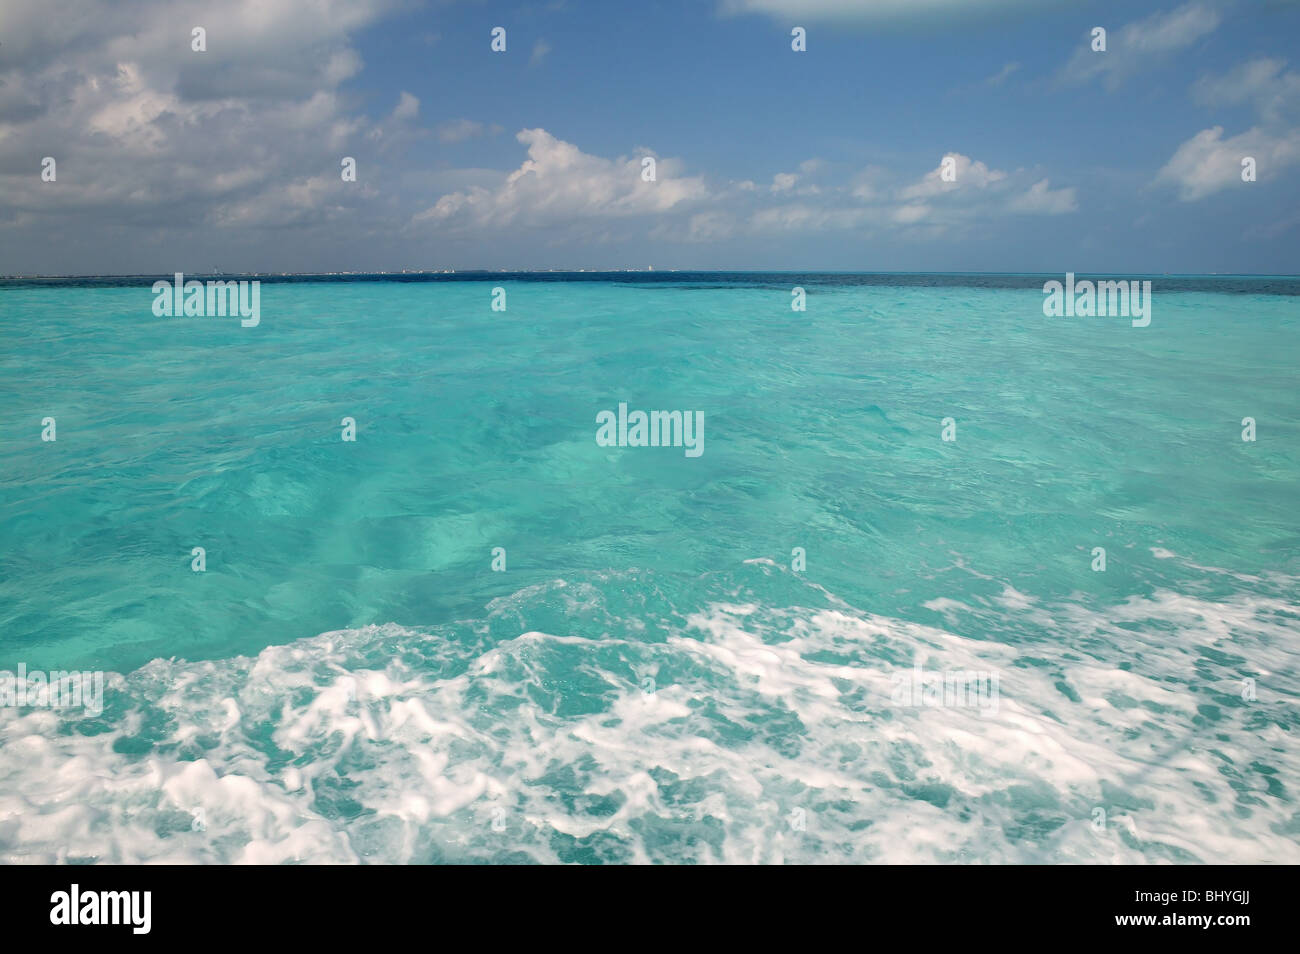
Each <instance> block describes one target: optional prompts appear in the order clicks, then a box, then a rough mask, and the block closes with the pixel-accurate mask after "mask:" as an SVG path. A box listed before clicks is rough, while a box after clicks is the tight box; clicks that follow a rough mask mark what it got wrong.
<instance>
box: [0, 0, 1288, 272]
mask: <svg viewBox="0 0 1300 954" xmlns="http://www.w3.org/2000/svg"><path fill="white" fill-rule="evenodd" d="M195 26H203V28H204V29H205V30H206V31H207V36H206V41H207V42H206V45H207V49H206V50H205V51H203V52H196V51H194V50H193V49H191V31H192V29H193V27H195ZM496 26H502V27H504V28H505V29H506V51H505V52H504V53H496V52H493V51H492V50H491V49H490V40H491V37H490V31H491V29H492V28H493V27H496ZM795 26H802V27H804V29H805V30H806V31H807V50H806V52H794V51H792V50H791V36H790V31H791V29H792V28H793V27H795ZM1097 26H1101V27H1104V28H1105V29H1106V30H1107V49H1106V51H1105V52H1104V53H1103V52H1094V51H1093V50H1092V49H1091V48H1090V43H1091V37H1090V31H1091V30H1092V28H1094V27H1097ZM1298 39H1300V4H1297V3H1295V2H1281V0H1279V2H1245V0H1240V2H1231V0H1191V2H1184V3H1176V2H1165V3H1146V2H1141V0H1129V2H1123V3H1111V2H1098V3H1087V2H1079V3H1071V2H1064V0H1061V2H1051V0H1039V2H1017V0H988V2H980V0H966V2H955V0H906V2H905V0H666V2H648V3H638V4H632V3H622V2H619V3H611V2H585V0H556V2H543V3H514V4H510V3H490V2H470V0H460V2H457V0H446V2H433V3H414V2H410V3H406V2H388V0H350V2H344V0H247V2H244V0H236V2H231V3H226V4H220V5H216V4H209V3H190V2H173V0H166V2H163V0H141V2H140V3H133V4H129V5H125V4H119V3H113V2H107V0H80V2H75V3H74V2H70V0H67V2H65V0H40V2H31V3H29V2H26V0H19V2H18V3H16V4H7V5H6V8H5V10H4V12H3V13H0V272H4V273H11V274H12V273H19V272H25V273H32V272H40V273H61V274H76V273H82V274H84V273H94V272H137V271H139V272H151V273H152V272H157V273H166V272H171V271H176V270H186V271H192V272H196V271H202V270H207V269H209V268H220V269H224V270H227V271H237V270H264V271H271V270H323V271H332V270H364V269H401V268H444V267H448V268H457V269H467V268H475V267H480V268H550V267H554V268H620V267H644V266H646V265H653V266H654V267H655V268H660V269H662V268H712V267H718V268H727V267H759V268H794V269H810V268H825V269H863V270H909V271H925V270H988V271H1044V272H1063V271H1067V270H1072V271H1080V272H1082V271H1095V272H1154V273H1160V272H1253V273H1292V272H1296V271H1297V267H1296V259H1297V256H1296V252H1297V250H1298V249H1300V188H1298V187H1297V184H1296V178H1297V175H1298V174H1300V65H1297V64H1296V63H1294V62H1291V60H1292V59H1293V58H1295V56H1296V51H1297V50H1300V44H1298V43H1297V40H1298ZM1247 155H1250V156H1252V157H1254V158H1255V159H1256V168H1257V176H1258V178H1257V181H1255V182H1250V183H1246V182H1242V181H1241V176H1240V166H1239V164H1240V160H1241V158H1242V157H1244V156H1247ZM46 156H51V157H54V158H55V159H56V160H57V179H56V181H54V182H42V181H41V178H40V171H41V160H42V159H43V158H44V157H46ZM344 156H351V157H353V158H355V159H356V160H357V170H358V175H357V181H356V182H344V181H342V178H341V176H340V174H339V168H340V160H341V158H342V157H344ZM646 156H653V157H655V158H656V162H657V165H656V178H655V181H654V182H651V183H647V182H643V181H642V180H641V176H640V170H641V163H642V159H643V158H644V157H646ZM945 156H949V157H951V158H952V162H953V168H954V171H955V173H956V180H955V181H953V182H947V181H944V179H943V178H942V176H941V175H940V167H941V162H942V160H943V158H944V157H945Z"/></svg>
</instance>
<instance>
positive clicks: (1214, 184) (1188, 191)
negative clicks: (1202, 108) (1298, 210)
mask: <svg viewBox="0 0 1300 954" xmlns="http://www.w3.org/2000/svg"><path fill="white" fill-rule="evenodd" d="M1246 156H1250V157H1252V158H1254V160H1255V162H1256V172H1257V175H1258V177H1259V179H1260V180H1261V181H1263V180H1266V179H1268V178H1271V177H1272V176H1274V175H1276V174H1277V172H1278V170H1280V169H1284V168H1286V167H1288V166H1292V165H1294V164H1295V163H1297V162H1300V130H1290V131H1287V132H1279V133H1273V132H1269V131H1267V130H1265V129H1263V128H1260V127H1255V128H1253V129H1249V130H1247V131H1246V132H1244V133H1241V134H1240V135H1237V136H1232V137H1230V138H1228V139H1224V138H1223V127H1222V126H1215V127H1213V128H1212V129H1202V130H1201V131H1200V132H1198V133H1197V134H1196V135H1195V136H1193V137H1192V138H1191V139H1189V140H1187V141H1186V142H1185V143H1183V144H1182V145H1181V146H1179V147H1178V150H1177V151H1176V152H1175V153H1174V154H1173V156H1172V158H1170V160H1169V161H1168V162H1167V163H1165V165H1164V167H1163V168H1162V169H1161V170H1160V172H1159V173H1157V175H1156V180H1155V181H1156V183H1157V184H1159V185H1171V186H1176V187H1177V188H1178V197H1179V198H1180V199H1182V200H1183V201H1184V202H1194V201H1196V200H1197V199H1203V198H1205V197H1206V196H1208V195H1213V194H1214V193H1216V192H1219V191H1221V190H1223V189H1226V188H1228V187H1229V186H1236V185H1245V183H1243V182H1242V180H1241V170H1242V166H1241V161H1242V159H1243V158H1244V157H1246Z"/></svg>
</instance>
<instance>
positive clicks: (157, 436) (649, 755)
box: [0, 274, 1300, 863]
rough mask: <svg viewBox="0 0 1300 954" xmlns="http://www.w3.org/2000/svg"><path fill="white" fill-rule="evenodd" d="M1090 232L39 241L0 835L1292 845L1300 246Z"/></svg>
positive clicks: (712, 856)
mask: <svg viewBox="0 0 1300 954" xmlns="http://www.w3.org/2000/svg"><path fill="white" fill-rule="evenodd" d="M1051 277H1053V276H1038V277H1017V276H1002V277H970V276H838V275H799V276H788V275H770V274H769V275H755V274H727V275H722V274H715V275H670V276H654V277H653V279H652V278H651V277H650V276H644V275H639V276H632V275H628V276H591V275H585V276H552V277H550V278H549V280H535V279H537V278H539V276H531V277H530V276H521V275H501V276H483V277H481V280H461V279H460V278H459V277H452V278H448V279H446V280H439V281H364V282H362V281H349V282H326V281H317V282H310V281H295V282H273V281H267V282H265V283H264V284H263V286H262V289H261V323H260V324H259V325H258V326H257V327H256V328H243V327H241V326H240V323H239V321H238V319H232V318H156V317H154V315H153V313H152V310H151V306H152V303H153V295H152V293H151V291H150V288H149V285H150V284H151V281H152V279H149V280H143V279H142V280H140V281H139V282H138V283H125V282H122V281H117V282H10V283H0V669H7V670H16V668H17V667H18V666H19V665H20V664H23V665H25V666H26V667H27V668H28V670H45V671H50V670H57V669H71V668H77V669H83V670H103V671H105V672H107V673H109V674H110V675H109V677H108V680H109V686H108V689H107V691H106V696H105V707H104V711H103V712H102V713H100V714H98V715H92V714H89V713H85V712H81V711H75V710H49V709H41V708H39V707H8V708H0V859H4V860H6V861H26V860H36V861H43V860H102V861H132V860H193V861H295V860H296V861H304V862H307V861H354V860H363V861H417V862H420V861H697V862H712V861H729V862H749V861H759V862H771V861H819V860H825V861H906V862H934V861H968V862H976V861H986V862H1024V861H1034V862H1052V861H1070V862H1115V861H1119V862H1144V861H1153V862H1154V861H1206V862H1214V861H1223V862H1291V863H1295V862H1297V861H1300V801H1298V800H1297V793H1296V786H1297V782H1296V780H1297V779H1300V739H1298V738H1297V731H1298V727H1297V725H1296V720H1297V708H1296V703H1297V698H1298V696H1300V671H1298V667H1297V657H1298V653H1300V635H1298V634H1300V594H1298V592H1297V586H1296V581H1297V577H1298V576H1300V530H1298V529H1297V519H1296V518H1297V513H1298V512H1300V509H1298V508H1297V503H1300V493H1298V490H1297V488H1298V486H1300V484H1298V483H1297V480H1298V479H1300V423H1298V421H1297V411H1298V410H1300V406H1298V405H1300V396H1298V395H1300V392H1298V390H1297V375H1296V359H1297V356H1300V320H1298V319H1300V311H1298V308H1300V297H1298V295H1300V281H1298V280H1294V279H1290V280H1289V279H1245V278H1225V279H1212V278H1207V279H1162V278H1160V277H1155V278H1153V279H1152V281H1153V285H1154V302H1153V312H1152V320H1151V324H1150V326H1149V327H1145V328H1135V327H1132V325H1131V323H1130V321H1129V320H1128V319H1126V318H1118V317H1115V318H1070V319H1055V318H1046V317H1044V315H1043V310H1042V302H1043V293H1042V290H1041V289H1042V283H1043V281H1044V280H1046V279H1048V278H1051ZM1055 277H1056V278H1057V279H1059V278H1061V276H1055ZM794 285H801V286H803V287H805V288H806V289H807V291H808V298H807V311H806V312H794V311H792V310H791V307H790V303H791V292H790V290H791V288H792V286H794ZM495 286H500V287H504V288H505V289H506V292H507V310H506V311H504V312H498V311H493V310H492V308H491V304H492V288H493V287H495ZM620 402H626V403H627V404H628V405H629V407H630V408H631V409H642V410H683V411H699V412H702V414H703V416H704V421H705V431H704V445H703V446H704V452H703V454H702V455H701V456H700V457H698V458H691V457H688V456H687V455H686V454H685V453H684V452H683V449H682V448H680V447H675V448H669V447H664V448H659V447H604V446H600V445H599V444H598V443H597V441H596V439H595V437H596V416H597V414H598V413H599V412H600V411H602V410H616V409H617V407H618V405H619V403H620ZM46 417H53V418H55V420H56V422H57V440H55V441H53V442H47V441H42V440H41V432H42V420H43V419H44V418H46ZM345 417H351V418H353V419H355V422H356V435H357V437H356V440H355V442H345V441H343V440H342V439H341V432H342V426H341V421H342V419H343V418H345ZM1247 417H1250V418H1253V419H1254V420H1255V422H1256V435H1257V440H1255V441H1253V442H1250V441H1243V440H1242V430H1243V424H1242V421H1243V418H1247ZM945 418H952V419H953V421H954V422H955V429H956V430H955V434H956V439H955V440H952V441H945V440H943V439H942V431H943V423H942V422H943V420H944V419H945ZM194 547H203V548H204V549H205V551H206V571H205V572H202V573H196V572H193V571H192V569H191V559H192V558H191V550H192V548H194ZM498 547H499V548H503V549H504V551H505V561H506V569H505V570H504V572H495V571H494V570H493V550H494V548H498ZM1097 547H1101V548H1104V550H1105V560H1106V568H1105V570H1104V571H1101V572H1098V571H1095V570H1094V569H1093V566H1094V565H1095V562H1096V557H1095V550H1094V548H1097ZM795 548H801V550H802V553H803V557H804V560H805V561H806V564H805V565H802V566H801V568H795V566H794V564H795V562H796V561H795V555H794V551H795ZM914 665H921V666H923V667H924V668H925V670H926V671H931V672H959V671H962V672H964V671H975V670H978V671H982V672H994V673H996V674H997V676H998V696H997V704H996V706H995V707H992V708H990V707H988V706H985V707H983V708H980V707H972V706H961V705H948V706H927V705H919V706H918V705H906V704H900V703H898V701H897V700H896V699H895V698H893V696H892V693H891V687H892V685H893V682H892V680H893V678H894V677H895V676H897V675H898V674H900V673H906V672H909V671H911V670H912V668H913V666H914ZM1244 680H1253V684H1250V685H1251V686H1253V692H1252V691H1250V690H1249V689H1248V688H1247V686H1248V684H1247V683H1245V682H1244ZM1251 696H1253V698H1249V697H1251ZM1098 810H1101V811H1102V812H1103V813H1104V815H1103V816H1101V818H1100V820H1099V816H1098V814H1097V812H1098Z"/></svg>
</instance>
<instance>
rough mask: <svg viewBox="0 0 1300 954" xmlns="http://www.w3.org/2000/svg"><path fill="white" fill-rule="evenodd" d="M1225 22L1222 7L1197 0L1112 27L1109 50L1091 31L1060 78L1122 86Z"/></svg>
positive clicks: (1075, 81) (1068, 81)
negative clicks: (1100, 47) (1095, 44)
mask: <svg viewBox="0 0 1300 954" xmlns="http://www.w3.org/2000/svg"><path fill="white" fill-rule="evenodd" d="M1221 22H1222V17H1221V16H1220V14H1219V11H1218V10H1216V9H1215V8H1214V7H1213V6H1211V5H1209V4H1208V3H1203V2H1199V0H1197V2H1193V3H1187V4H1184V5H1183V6H1181V7H1178V8H1176V9H1174V10H1169V11H1165V12H1158V13H1153V14H1151V16H1149V17H1146V18H1144V19H1142V20H1137V21H1135V22H1133V23H1129V24H1127V25H1125V26H1123V27H1121V28H1120V29H1119V30H1116V31H1109V32H1108V33H1107V42H1106V50H1105V52H1099V51H1095V50H1093V49H1092V45H1091V44H1092V36H1091V31H1090V32H1089V33H1088V34H1086V35H1085V36H1084V37H1082V38H1081V39H1080V46H1079V49H1078V50H1077V51H1076V52H1075V54H1074V56H1073V57H1072V58H1071V60H1070V62H1069V63H1067V64H1066V65H1065V67H1064V68H1063V69H1062V70H1061V72H1060V74H1059V75H1058V77H1057V78H1058V80H1059V81H1060V82H1063V83H1069V84H1080V83H1087V82H1090V81H1091V80H1094V79H1098V78H1100V79H1102V80H1103V81H1104V82H1105V84H1106V86H1107V87H1108V88H1109V89H1111V90H1114V89H1118V88H1119V87H1120V86H1121V85H1122V84H1123V83H1124V81H1125V80H1126V79H1128V78H1129V77H1130V76H1132V75H1134V74H1136V73H1138V72H1141V71H1142V70H1143V69H1146V68H1148V67H1151V66H1153V65H1156V64H1158V63H1160V62H1162V61H1163V59H1164V58H1165V57H1166V56H1168V55H1169V54H1171V53H1174V52H1176V51H1178V50H1181V49H1185V48H1186V47H1188V46H1191V45H1192V44H1193V43H1195V42H1196V41H1197V40H1199V39H1201V38H1202V37H1204V36H1207V35H1209V34H1210V33H1213V32H1214V31H1215V30H1217V29H1218V28H1219V24H1220V23H1221Z"/></svg>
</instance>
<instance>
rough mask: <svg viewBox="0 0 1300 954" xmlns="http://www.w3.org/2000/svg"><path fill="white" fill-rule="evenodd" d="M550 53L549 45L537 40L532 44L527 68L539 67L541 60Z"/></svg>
mask: <svg viewBox="0 0 1300 954" xmlns="http://www.w3.org/2000/svg"><path fill="white" fill-rule="evenodd" d="M550 52H551V44H549V43H547V42H546V41H545V40H541V39H539V40H538V41H537V42H536V43H534V44H533V54H532V56H530V57H529V58H528V65H529V66H540V65H541V62H542V60H544V59H546V54H548V53H550Z"/></svg>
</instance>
